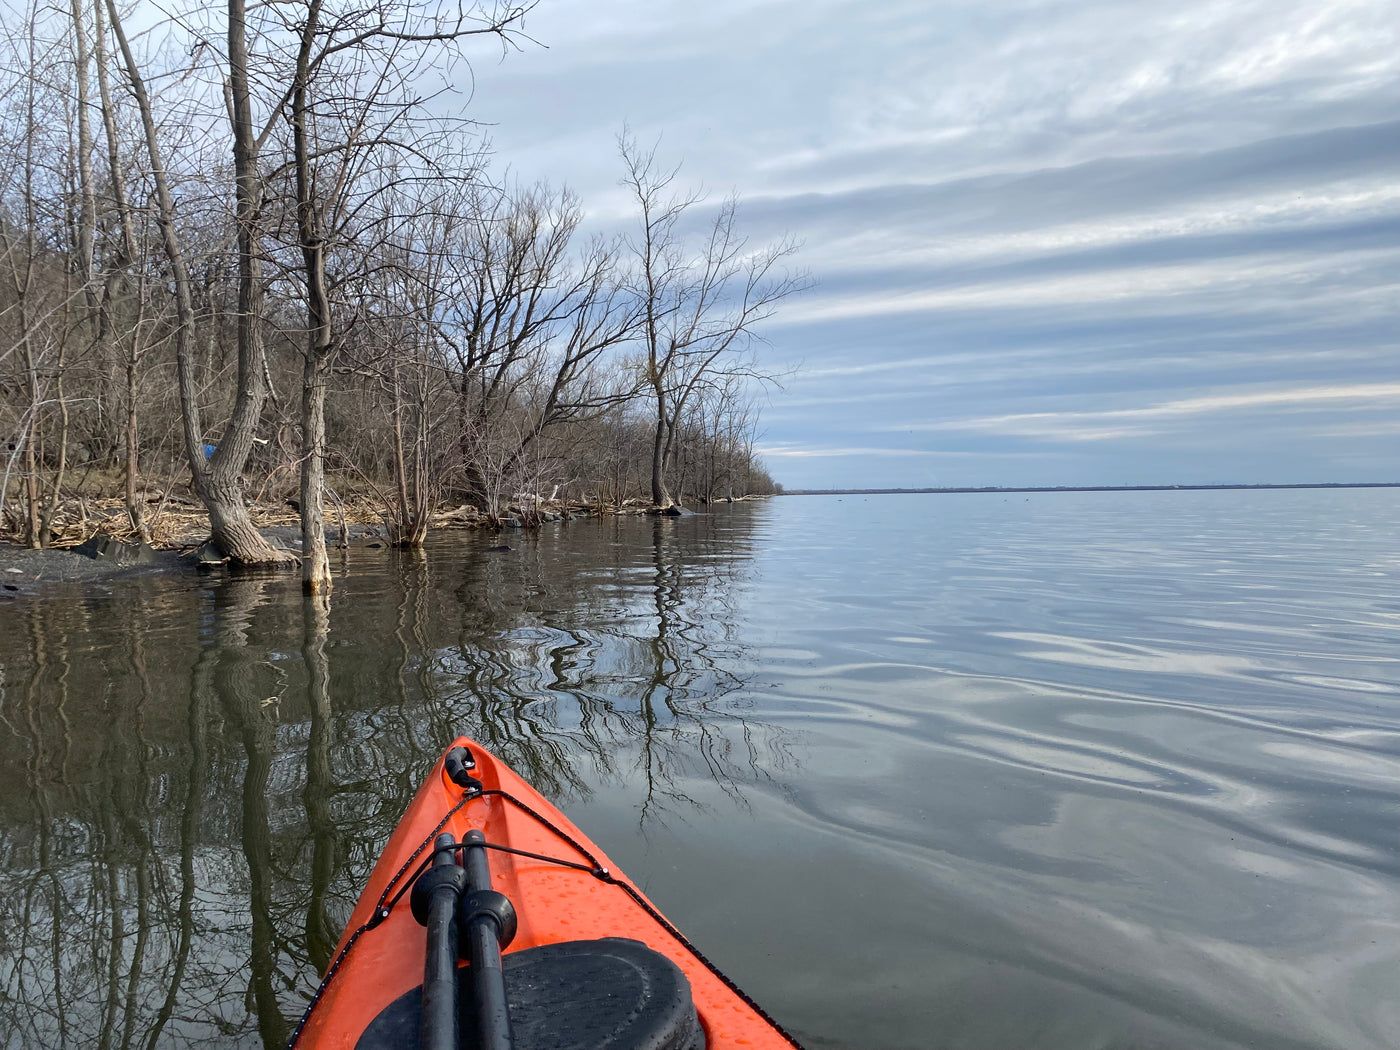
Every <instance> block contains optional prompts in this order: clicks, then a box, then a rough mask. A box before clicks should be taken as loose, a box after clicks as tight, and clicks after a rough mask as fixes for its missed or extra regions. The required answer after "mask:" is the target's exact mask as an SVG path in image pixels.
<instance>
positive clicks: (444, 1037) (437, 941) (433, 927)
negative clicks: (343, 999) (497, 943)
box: [414, 832, 467, 1050]
mask: <svg viewBox="0 0 1400 1050" xmlns="http://www.w3.org/2000/svg"><path fill="white" fill-rule="evenodd" d="M456 846H457V840H456V838H454V837H453V836H452V835H451V834H450V833H447V832H444V833H443V834H441V835H439V836H438V837H437V839H436V840H435V841H434V842H433V862H432V866H431V867H429V868H428V870H427V871H425V872H424V873H423V874H422V875H421V876H419V879H418V884H416V885H415V886H414V890H415V894H414V896H415V897H417V898H418V900H417V901H415V902H414V903H417V904H420V907H419V908H415V909H414V911H415V912H417V913H422V914H420V915H419V921H420V922H422V923H423V925H424V926H426V927H427V931H428V950H427V955H426V958H425V959H424V962H423V1017H422V1027H421V1028H420V1029H419V1045H420V1046H421V1047H422V1048H423V1050H460V1048H461V1045H462V1044H461V1025H460V1022H459V1021H458V1016H459V1015H458V1010H457V902H458V901H459V900H460V899H461V896H462V891H463V890H465V889H466V882H467V878H466V872H464V871H463V870H462V869H461V868H459V867H458V866H457V856H456ZM423 904H425V905H426V907H422V906H421V905H423Z"/></svg>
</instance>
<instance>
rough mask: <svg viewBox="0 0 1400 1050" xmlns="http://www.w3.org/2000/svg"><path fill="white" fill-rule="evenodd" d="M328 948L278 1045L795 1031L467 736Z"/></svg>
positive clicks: (659, 1039)
mask: <svg viewBox="0 0 1400 1050" xmlns="http://www.w3.org/2000/svg"><path fill="white" fill-rule="evenodd" d="M332 959H333V961H332V962H331V964H330V966H329V967H328V968H327V970H326V974H325V977H324V979H323V980H322V982H321V987H320V989H319V990H318V991H317V993H316V995H315V996H314V997H313V999H312V1002H311V1005H310V1007H309V1008H308V1010H307V1013H306V1016H305V1017H303V1018H302V1022H301V1024H300V1025H298V1027H297V1031H296V1032H295V1033H294V1034H293V1036H292V1039H291V1042H290V1043H289V1044H288V1046H289V1050H290V1048H293V1047H300V1048H303V1050H306V1048H312V1047H314V1048H316V1050H389V1048H391V1047H392V1048H395V1050H399V1048H412V1050H462V1048H471V1050H511V1048H516V1050H540V1048H543V1047H549V1048H557V1050H586V1048H595V1047H602V1046H607V1047H608V1048H610V1050H625V1048H630V1047H636V1048H638V1050H642V1048H645V1050H700V1048H704V1047H708V1048H710V1050H722V1048H731V1047H745V1048H754V1050H766V1048H779V1047H787V1048H790V1047H798V1046H799V1044H798V1043H797V1041H796V1040H795V1039H793V1038H792V1037H791V1036H790V1035H788V1034H787V1033H786V1032H785V1031H783V1029H782V1028H781V1027H780V1026H779V1025H778V1024H777V1022H775V1021H773V1020H772V1019H771V1018H769V1017H768V1015H767V1014H765V1013H764V1012H763V1011H762V1009H761V1008H759V1007H758V1006H757V1004H755V1003H754V1002H753V1000H751V999H750V998H749V997H748V996H747V995H745V994H744V993H743V992H742V991H741V990H739V988H738V987H737V986H735V985H734V983H733V982H732V981H730V980H729V979H728V978H726V977H725V976H724V975H723V974H721V973H720V972H719V970H718V969H716V968H715V967H714V966H713V965H712V964H711V963H710V962H709V961H708V960H707V959H706V958H705V957H704V956H703V955H702V954H701V953H700V952H699V950H698V949H696V948H695V947H694V945H692V944H691V943H690V942H689V940H687V939H686V937H685V936H684V935H683V934H682V933H681V932H680V931H679V930H677V929H676V928H675V927H674V926H673V925H672V924H671V923H670V922H669V921H668V920H667V919H666V918H665V917H664V916H663V915H662V914H661V912H660V911H658V910H657V908H656V906H655V905H653V904H652V903H651V902H650V901H649V900H647V898H646V896H645V895H644V894H643V893H642V892H641V891H640V890H639V889H637V887H636V886H635V885H633V883H632V882H631V881H630V880H629V879H628V878H627V877H626V876H624V875H623V874H622V873H621V872H619V871H618V870H617V869H616V867H614V865H613V864H612V863H611V862H610V861H609V860H608V858H607V857H606V856H605V855H604V854H603V852H602V850H600V849H599V848H598V847H597V846H596V845H594V844H593V843H592V842H591V841H590V840H589V839H588V838H587V837H586V836H585V835H584V834H583V833H582V832H581V831H579V830H578V828H576V827H575V826H574V825H573V824H572V823H571V822H570V821H569V820H568V818H567V817H565V816H564V815H563V814H562V813H560V812H559V810H557V809H556V808H555V807H554V806H552V805H551V804H550V803H549V802H548V801H546V800H545V799H544V797H543V796H541V795H540V794H539V793H538V792H536V791H535V790H534V788H532V787H531V786H530V785H529V784H527V783H526V782H525V781H524V780H522V779H521V778H520V777H519V776H517V775H516V774H515V772H514V771H512V770H511V769H510V768H509V767H508V766H507V765H506V764H505V763H503V762H501V761H500V760H499V759H497V758H496V757H495V756H493V755H492V754H491V753H490V752H488V751H487V750H486V749H485V748H483V747H481V745H479V744H477V743H475V742H474V741H472V740H469V739H467V738H466V737H460V738H458V739H457V740H456V741H454V742H453V744H452V746H451V747H450V748H448V750H447V751H446V752H445V753H444V754H443V756H442V757H441V758H439V759H438V761H437V763H436V764H435V765H434V766H433V770H432V772H431V773H430V774H429V775H428V778H427V780H426V781H424V783H423V786H422V787H421V788H420V789H419V790H418V794H417V795H416V796H415V797H414V799H413V801H412V802H411V803H410V804H409V807H408V811H407V812H406V813H405V814H404V816H403V819H402V820H401V821H400V822H399V826H398V827H397V828H396V829H395V830H394V833H393V835H392V836H390V838H389V842H388V844H387V845H386V846H385V848H384V852H383V853H382V854H381V855H380V858H379V862H378V863H377V864H376V865H375V867H374V871H373V873H372V874H371V875H370V878H369V882H368V883H367V884H366V886H365V889H364V892H363V893H362V894H361V896H360V899H359V903H358V904H357V905H356V906H355V910H354V913H353V914H352V915H351V917H350V922H349V924H348V925H347V926H346V929H345V933H344V934H343V935H342V936H341V939H340V944H339V945H338V946H337V948H336V952H335V955H334V956H333V957H332ZM799 1050H800V1047H799Z"/></svg>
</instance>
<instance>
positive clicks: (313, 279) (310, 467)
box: [230, 0, 331, 594]
mask: <svg viewBox="0 0 1400 1050" xmlns="http://www.w3.org/2000/svg"><path fill="white" fill-rule="evenodd" d="M230 2H231V3H241V2H242V0H230ZM320 18H321V0H310V2H309V3H308V4H307V7H306V21H305V22H304V23H302V27H301V47H300V50H299V51H298V52H297V71H296V80H295V81H294V83H293V85H292V142H293V151H294V153H295V165H296V185H297V234H298V238H299V239H300V241H301V256H302V266H303V268H304V271H305V277H306V329H307V331H306V365H305V368H304V370H303V373H302V387H301V389H302V393H301V582H302V585H303V586H304V587H305V588H306V590H307V591H309V592H310V593H312V594H318V593H321V592H323V591H329V590H330V589H331V563H330V558H329V557H328V556H327V554H326V521H325V516H326V514H325V502H326V379H327V373H328V372H329V370H330V356H331V311H330V297H329V296H328V294H327V290H326V240H325V231H324V230H323V229H322V223H321V215H320V209H319V208H318V202H317V199H316V188H315V186H314V172H313V171H312V160H311V145H310V141H309V140H308V137H307V136H308V129H307V126H306V124H307V116H308V111H309V109H310V105H311V98H310V95H311V83H310V81H311V51H312V48H313V47H314V45H315V42H316V37H317V34H318V33H319V32H320Z"/></svg>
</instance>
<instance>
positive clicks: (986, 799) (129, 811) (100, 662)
mask: <svg viewBox="0 0 1400 1050" xmlns="http://www.w3.org/2000/svg"><path fill="white" fill-rule="evenodd" d="M508 539H509V542H510V543H511V544H512V545H513V546H516V547H517V548H518V549H517V550H515V551H513V552H510V553H491V552H487V551H486V547H488V546H489V545H490V544H492V543H496V542H499V541H498V539H497V538H495V537H488V536H465V537H464V536H461V535H454V536H450V537H441V538H439V539H437V540H435V541H434V542H433V544H432V545H431V546H430V548H429V549H428V551H427V552H426V557H422V558H414V557H411V556H408V555H404V554H400V553H396V552H390V551H382V550H355V551H353V552H351V556H350V561H349V566H348V570H347V574H346V575H345V576H344V577H343V578H342V579H339V580H338V581H337V583H336V589H335V593H334V599H333V602H332V606H331V610H330V613H329V617H328V620H327V619H326V618H322V617H320V616H318V615H317V614H316V613H315V612H314V610H313V607H312V606H311V605H310V604H308V603H305V602H303V600H302V598H301V595H300V592H299V588H298V585H297V584H296V583H295V582H293V581H288V580H281V579H249V578H230V577H227V576H224V575H212V576H204V577H199V576H194V575H190V576H184V577H146V578H142V579H138V580H130V581H125V582H117V583H110V584H107V585H104V586H102V587H98V588H88V589H86V590H83V589H72V590H65V589H53V590H50V591H48V592H46V593H44V594H43V595H42V596H41V597H38V598H30V599H24V600H12V601H9V602H5V603H3V604H0V770H3V778H0V1046H5V1047H19V1046H25V1047H50V1046H53V1047H57V1046H71V1047H163V1046H171V1047H175V1046H219V1047H226V1046H233V1047H263V1046H266V1047H280V1046H281V1045H282V1043H283V1041H284V1040H285V1038H286V1037H287V1035H288V1033H289V1031H290V1028H291V1026H292V1025H293V1024H294V1023H295V1020H296V1018H297V1017H298V1016H299V1015H300V1013H301V1011H302V1009H303V1007H304V1005H305V1003H306V1000H307V997H308V995H309V994H310V992H311V990H312V989H313V988H314V986H315V983H316V979H317V977H316V975H317V970H318V967H319V966H321V965H324V963H325V961H326V959H327V958H328V955H329V952H330V950H331V948H332V946H333V945H334V942H335V940H336V938H337V937H338V935H339V932H340V929H341V927H342V925H343V923H344V922H345V920H346V918H347V917H348V914H349V910H350V907H351V905H352V904H353V902H354V900H355V898H356V896H357V894H358V891H359V887H360V886H361V884H362V882H363V881H364V879H365V877H366V875H367V874H368V872H369V869H370V867H371V866H372V864H373V862H374V859H375V857H376V855H377V852H378V850H379V848H380V847H381V845H382V844H383V842H384V840H385V839H386V837H387V835H388V834H389V832H390V830H391V829H392V828H393V826H394V824H395V822H396V821H397V819H398V816H399V814H400V812H401V810H402V808H403V806H404V805H405V803H406V801H407V800H408V798H409V797H410V795H411V794H412V792H413V790H414V789H415V787H416V786H417V784H418V782H419V780H420V779H421V777H422V776H423V774H424V772H425V771H426V769H427V768H428V766H429V765H430V763H431V762H432V760H433V759H434V758H435V757H436V755H437V754H438V752H439V751H440V750H441V748H442V747H443V746H444V745H445V744H446V743H447V742H448V741H449V740H450V739H451V738H452V737H453V736H454V735H455V734H457V733H459V732H466V733H469V734H471V735H474V736H476V737H478V738H479V739H481V740H482V741H483V742H485V743H487V744H488V745H490V746H492V747H493V748H495V749H496V750H497V751H498V752H499V753H500V754H502V755H503V756H504V757H505V758H507V759H508V760H510V761H511V762H512V763H513V764H515V765H516V767H517V769H519V770H520V771H521V772H522V773H523V774H524V775H526V776H527V777H528V778H529V779H531V780H532V781H533V782H534V783H535V784H536V786H537V787H539V788H540V789H541V790H542V791H543V792H544V793H545V794H546V795H548V796H550V797H551V798H553V799H554V800H555V801H556V802H558V803H559V804H560V805H561V806H562V807H563V808H564V809H565V811H566V812H568V813H569V815H570V816H571V817H573V819H574V820H575V821H576V822H577V823H578V824H579V825H580V826H582V827H583V828H584V829H585V830H586V831H587V832H589V834H590V835H591V836H592V837H593V838H595V839H596V840H597V841H598V842H599V844H600V845H602V846H603V848H604V849H606V850H607V851H608V852H609V853H611V854H612V856H613V857H614V859H615V860H617V861H618V862H619V863H620V864H621V865H622V866H623V867H624V868H625V869H626V870H627V871H628V872H629V873H630V874H631V875H632V876H633V877H634V878H636V879H637V880H638V881H639V882H640V883H641V884H642V885H643V886H644V888H645V889H646V890H647V892H648V893H650V894H651V895H652V896H653V898H654V899H655V900H656V901H657V902H658V903H659V904H660V905H661V907H662V908H663V909H665V910H666V911H667V912H668V913H669V915H670V916H671V917H672V918H673V919H674V920H675V921H676V922H677V923H678V924H679V925H680V926H681V927H683V928H684V929H685V930H686V931H687V932H689V933H690V934H691V935H692V936H693V938H694V940H696V941H697V942H698V943H699V944H700V946H701V947H702V948H703V949H704V950H705V951H706V952H707V953H708V954H709V955H710V956H711V958H713V959H714V960H715V961H716V962H717V963H719V965H720V966H722V967H723V968H724V969H725V970H726V971H728V972H729V973H730V975H731V976H733V977H734V978H735V979H736V980H737V981H738V982H739V983H740V984H742V985H743V986H744V987H745V988H747V989H748V990H749V991H750V992H751V993H752V994H753V995H754V996H755V997H756V998H757V999H759V1001H761V1002H762V1003H763V1004H764V1005H765V1006H767V1007H768V1008H769V1009H770V1011H771V1012H772V1013H773V1014H775V1015H776V1016H777V1017H778V1018H779V1019H780V1020H781V1021H783V1022H784V1023H785V1024H786V1025H788V1026H789V1027H790V1028H791V1029H792V1030H793V1031H794V1032H795V1033H796V1034H797V1035H798V1036H799V1037H800V1038H802V1039H803V1040H804V1042H806V1043H807V1044H808V1045H809V1046H810V1047H811V1048H813V1050H818V1048H828V1047H830V1048H850V1050H857V1048H859V1050H910V1048H935V1047H937V1048H945V1047H946V1048H959V1050H963V1048H966V1050H1009V1048H1055V1050H1061V1048H1062V1050H1093V1048H1108V1047H1115V1048H1130V1047H1131V1048H1163V1050H1165V1048H1172V1050H1175V1048H1180V1050H1208V1048H1226V1047H1262V1048H1269V1050H1288V1048H1309V1050H1316V1048H1338V1050H1341V1048H1346V1050H1365V1048H1377V1050H1380V1048H1391V1047H1394V1046H1395V1045H1397V1043H1400V491H1397V490H1321V491H1266V492H1163V493H1082V494H1081V493H1058V494H1035V495H1029V496H1027V495H1006V496H1002V495H961V496H953V495H948V496H882V497H875V496H872V497H859V496H847V497H844V498H838V497H787V498H783V499H778V500H773V501H770V502H768V503H765V504H760V505H739V506H734V507H720V508H715V509H713V510H712V511H711V512H710V513H705V514H701V515H696V516H694V517H686V518H682V519H678V520H662V521H656V520H651V519H637V518H628V519H623V520H609V521H602V522H595V521H578V522H570V523H565V524H562V525H559V526H554V527H550V528H547V529H546V531H543V532H542V533H540V534H539V535H537V536H531V535H526V534H522V533H519V532H514V533H510V534H509V535H508Z"/></svg>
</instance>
